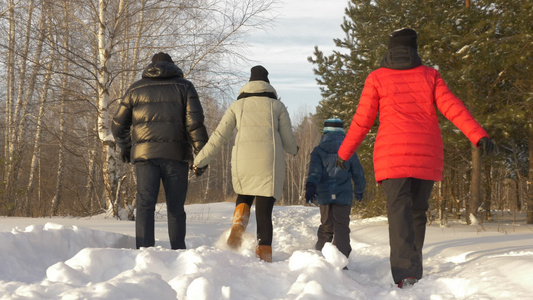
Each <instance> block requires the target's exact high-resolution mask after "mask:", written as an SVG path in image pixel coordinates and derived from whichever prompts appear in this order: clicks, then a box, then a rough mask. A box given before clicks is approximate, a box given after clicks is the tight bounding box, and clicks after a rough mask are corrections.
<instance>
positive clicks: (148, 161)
mask: <svg viewBox="0 0 533 300" xmlns="http://www.w3.org/2000/svg"><path fill="white" fill-rule="evenodd" d="M111 127H112V128H111V129H112V131H113V136H114V137H115V141H116V142H117V144H118V146H119V147H120V149H121V157H122V161H123V162H125V163H126V162H130V161H131V162H132V163H133V164H135V173H136V176H137V214H136V221H135V235H136V241H137V248H140V247H151V246H154V244H155V238H154V211H155V205H156V204H157V197H158V194H159V186H160V181H161V180H162V181H163V187H164V189H165V196H166V204H167V214H168V234H169V237H170V246H171V248H172V249H185V248H186V246H185V220H186V214H185V209H184V205H185V198H186V195H187V187H188V172H189V171H188V169H189V163H192V161H193V151H194V154H197V153H198V152H199V151H200V150H201V149H202V147H203V146H204V145H205V143H206V142H207V139H208V136H207V130H206V128H205V126H204V112H203V109H202V105H201V104H200V100H199V99H198V94H197V93H196V89H195V88H194V86H193V84H192V83H191V82H190V81H188V80H186V79H184V78H183V72H182V71H181V69H179V68H178V67H177V66H176V65H175V64H174V62H173V61H172V58H171V57H170V56H169V55H168V54H166V53H162V52H160V53H157V54H155V55H154V56H153V57H152V63H151V64H149V65H148V67H147V68H146V69H145V70H144V72H143V73H142V79H141V80H139V81H137V82H135V83H133V84H132V85H131V86H130V87H129V89H128V91H127V92H126V95H125V96H124V98H123V99H122V101H121V103H120V107H119V109H118V111H117V113H116V115H115V117H114V118H113V123H112V126H111ZM206 167H207V166H206ZM206 167H204V168H202V169H197V170H195V173H196V175H197V176H199V175H201V174H202V173H203V171H204V170H205V168H206Z"/></svg>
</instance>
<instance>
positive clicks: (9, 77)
mask: <svg viewBox="0 0 533 300" xmlns="http://www.w3.org/2000/svg"><path fill="white" fill-rule="evenodd" d="M14 6H15V3H14V0H9V8H8V11H9V13H8V22H9V29H8V30H9V31H8V35H7V39H8V49H7V63H6V101H5V115H6V125H7V130H6V131H5V138H4V141H5V143H4V157H5V160H6V167H5V169H4V185H5V189H6V193H5V203H6V214H7V215H8V216H9V215H12V214H13V213H14V211H15V209H16V205H17V203H16V201H15V200H14V199H13V198H12V196H13V187H12V182H13V181H12V179H11V175H12V172H13V169H12V157H11V153H12V146H13V145H12V140H11V139H12V138H13V136H12V134H11V132H12V130H13V128H12V126H13V120H12V116H13V115H12V114H13V113H12V110H13V98H14V93H15V52H16V49H15V38H16V37H15V8H14Z"/></svg>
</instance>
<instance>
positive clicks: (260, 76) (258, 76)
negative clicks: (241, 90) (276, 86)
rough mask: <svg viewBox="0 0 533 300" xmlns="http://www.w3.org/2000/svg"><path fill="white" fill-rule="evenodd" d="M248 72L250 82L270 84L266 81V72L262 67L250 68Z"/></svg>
mask: <svg viewBox="0 0 533 300" xmlns="http://www.w3.org/2000/svg"><path fill="white" fill-rule="evenodd" d="M250 71H251V74H250V81H258V80H260V81H266V82H268V83H270V81H269V80H268V71H267V69H265V68H264V67H263V66H255V67H252V69H251V70H250Z"/></svg>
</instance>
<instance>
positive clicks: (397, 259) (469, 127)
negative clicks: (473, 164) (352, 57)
mask: <svg viewBox="0 0 533 300" xmlns="http://www.w3.org/2000/svg"><path fill="white" fill-rule="evenodd" d="M416 40H417V33H416V31H414V30H413V29H410V28H404V29H400V30H396V31H394V32H393V33H391V35H390V36H389V45H388V48H389V49H388V51H387V53H386V54H385V56H384V58H383V60H382V62H381V68H379V69H377V70H375V71H373V72H371V73H370V74H369V75H368V77H367V79H366V81H365V86H364V88H363V92H362V94H361V99H360V102H359V106H358V107H357V111H356V113H355V115H354V117H353V120H352V123H351V125H350V129H349V131H348V133H347V135H346V138H345V140H344V142H343V143H342V145H341V147H340V149H339V151H338V156H339V158H338V160H337V165H338V166H339V167H344V161H347V160H348V159H350V157H351V156H352V155H353V153H354V152H355V151H356V150H357V148H358V147H359V145H360V144H361V142H362V141H363V139H364V137H365V136H366V134H367V133H368V131H369V130H370V128H371V127H372V124H373V123H374V119H375V118H376V116H377V113H378V111H379V122H380V124H379V129H378V134H377V137H376V142H375V144H374V171H375V176H376V180H377V181H378V182H379V183H382V185H383V188H384V191H385V196H386V198H387V215H388V219H389V239H390V247H391V257H390V262H391V270H392V276H393V279H394V282H395V283H396V284H398V286H399V287H400V288H401V287H402V286H404V285H412V284H414V283H416V282H417V281H418V279H420V278H421V277H422V246H423V244H424V237H425V227H426V222H427V218H426V211H427V210H428V206H429V205H428V200H429V197H430V195H431V191H432V189H433V184H434V182H435V181H440V180H442V170H443V165H444V161H443V160H444V151H443V145H442V136H441V132H440V127H439V123H438V118H437V111H436V109H435V106H436V107H437V108H438V109H439V111H440V112H441V113H442V114H443V115H444V116H445V117H446V118H447V119H449V120H450V121H452V122H453V124H454V125H455V126H457V127H458V128H459V129H460V130H461V131H462V132H463V133H464V134H465V135H466V137H467V138H468V139H469V140H470V141H471V142H472V143H473V144H474V145H477V146H482V147H483V149H484V150H485V152H486V153H490V152H492V151H493V150H495V145H494V143H493V142H492V141H491V140H490V139H489V135H488V134H487V133H486V132H485V130H484V129H483V128H481V126H480V125H479V124H478V122H477V121H476V120H475V119H474V117H473V116H472V115H471V114H470V112H469V111H468V110H467V108H466V107H465V105H464V104H463V103H462V102H461V100H459V99H458V98H457V97H456V96H455V95H453V94H452V93H451V92H450V90H449V89H448V86H447V85H446V83H445V82H444V80H443V79H442V78H441V76H440V74H439V72H438V71H437V70H435V69H433V68H430V67H427V66H424V65H423V64H422V60H421V59H420V57H419V56H418V53H417V41H416Z"/></svg>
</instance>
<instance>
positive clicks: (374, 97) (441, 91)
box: [338, 65, 488, 182]
mask: <svg viewBox="0 0 533 300" xmlns="http://www.w3.org/2000/svg"><path fill="white" fill-rule="evenodd" d="M435 106H436V107H437V108H438V110H439V111H440V112H441V113H442V114H443V115H444V116H445V117H446V118H447V119H448V120H450V121H451V122H452V123H453V124H454V125H455V126H456V127H457V128H459V129H460V130H461V131H462V132H463V133H464V134H465V135H466V137H467V138H468V139H469V140H470V141H471V142H472V143H473V144H474V145H478V142H479V140H480V139H481V138H483V137H488V134H487V133H486V132H485V130H484V129H483V128H482V127H481V126H480V125H479V124H478V122H477V121H476V120H475V119H474V117H473V116H472V114H470V112H469V111H468V110H467V108H466V107H465V105H464V104H463V102H462V101H461V100H459V99H458V98H457V97H456V96H455V95H454V94H452V92H451V91H450V90H449V89H448V86H447V85H446V83H445V82H444V80H443V79H442V78H441V75H440V74H439V72H438V71H437V70H435V69H433V68H431V67H427V66H424V65H420V66H417V67H415V68H412V69H407V70H396V69H390V68H383V67H382V68H379V69H377V70H375V71H373V72H372V73H370V74H369V76H368V77H367V79H366V81H365V86H364V88H363V91H362V94H361V99H360V102H359V106H358V107H357V111H356V113H355V115H354V116H353V120H352V123H351V125H350V128H349V130H348V133H347V135H346V138H345V140H344V142H343V144H342V145H341V147H340V149H339V151H338V155H339V157H340V158H342V159H344V160H348V159H349V158H350V157H351V156H352V155H353V153H354V152H355V150H356V149H357V148H358V147H359V145H360V144H361V142H362V141H363V139H364V137H365V135H366V134H367V133H368V132H369V130H370V128H371V127H372V124H373V123H374V119H375V118H376V115H377V113H378V111H379V129H378V133H377V136H376V141H375V144H374V171H375V177H376V181H377V182H381V181H383V180H385V179H393V178H408V177H412V178H418V179H425V180H433V181H440V180H442V171H443V165H444V151H443V144H442V135H441V131H440V127H439V123H438V118H437V111H436V109H435Z"/></svg>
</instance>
